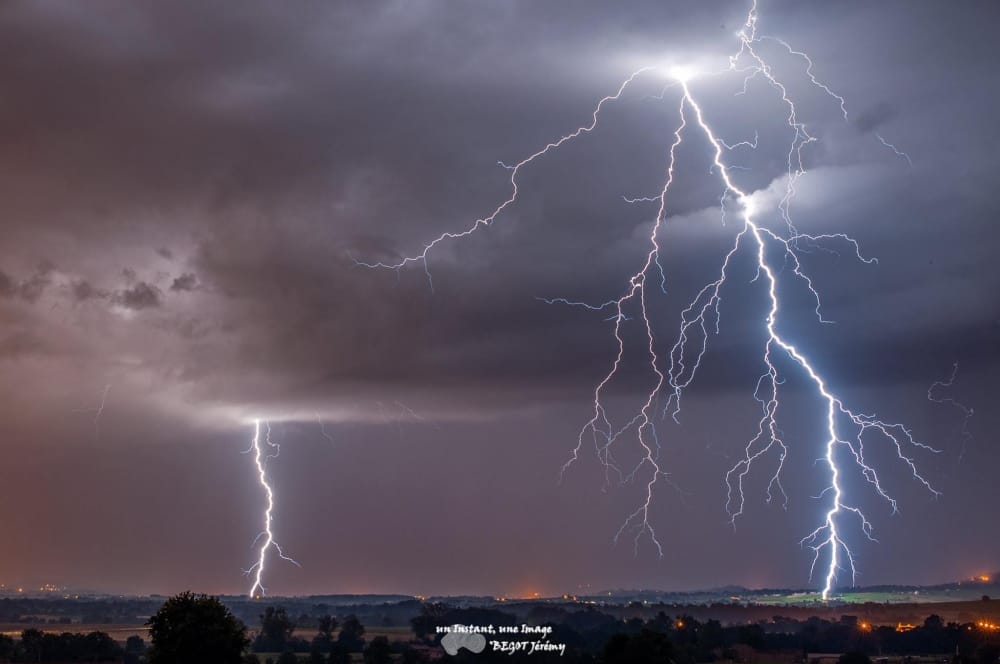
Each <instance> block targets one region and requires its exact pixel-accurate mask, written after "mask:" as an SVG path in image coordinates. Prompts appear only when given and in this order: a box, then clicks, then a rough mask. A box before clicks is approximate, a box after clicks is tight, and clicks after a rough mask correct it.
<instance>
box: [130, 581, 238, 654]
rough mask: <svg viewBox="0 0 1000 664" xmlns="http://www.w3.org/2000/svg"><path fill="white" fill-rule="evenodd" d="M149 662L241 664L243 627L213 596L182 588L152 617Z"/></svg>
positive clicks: (148, 622)
mask: <svg viewBox="0 0 1000 664" xmlns="http://www.w3.org/2000/svg"><path fill="white" fill-rule="evenodd" d="M146 624H147V625H149V636H150V638H151V640H152V642H153V643H152V647H151V648H150V649H149V654H148V659H149V664H240V662H241V661H242V658H243V651H244V650H245V649H246V647H247V645H248V644H249V639H247V636H246V628H245V627H244V626H243V623H242V622H240V621H239V620H237V619H236V618H235V617H234V616H233V614H232V613H230V612H229V609H227V608H226V607H225V605H223V604H222V602H220V601H219V599H218V598H216V597H209V596H208V595H193V594H191V593H190V592H184V593H181V594H180V595H175V596H174V597H171V598H170V599H168V600H167V601H166V602H165V603H164V604H163V606H162V607H160V610H159V611H157V612H156V613H155V614H154V615H153V617H151V618H150V619H149V620H148V621H147V623H146Z"/></svg>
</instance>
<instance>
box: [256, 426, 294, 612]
mask: <svg viewBox="0 0 1000 664" xmlns="http://www.w3.org/2000/svg"><path fill="white" fill-rule="evenodd" d="M260 424H261V423H260V420H254V424H253V427H254V429H253V440H252V441H251V443H250V447H249V449H247V450H246V453H250V452H253V459H254V465H255V466H256V467H257V477H258V480H259V482H260V485H261V487H262V488H263V489H264V495H265V496H266V498H267V507H266V508H265V509H264V529H263V530H262V531H260V533H259V534H258V535H257V537H256V538H255V539H254V541H253V544H252V545H251V546H255V545H256V544H257V543H258V542H260V543H261V544H260V549H259V550H258V553H257V561H256V562H255V563H254V564H253V565H251V566H250V568H249V569H247V570H246V571H245V572H244V573H245V574H246V575H247V576H251V577H252V578H253V585H251V586H250V592H249V593H248V595H249V596H250V597H251V598H259V597H263V596H264V594H265V592H266V588H265V587H264V584H263V578H264V566H265V564H266V563H267V553H268V551H270V550H271V549H274V550H275V552H276V553H277V554H278V557H279V558H281V559H282V560H287V561H288V562H290V563H292V564H293V565H295V566H296V567H301V565H299V564H298V563H297V562H296V561H295V560H293V559H292V558H289V557H288V556H286V555H285V553H284V551H282V550H281V546H280V545H279V544H278V542H277V541H275V539H274V531H273V530H272V527H271V526H272V524H273V522H274V489H273V488H272V487H271V484H270V482H269V481H268V479H267V472H266V470H265V464H266V463H267V461H268V460H269V459H274V458H276V457H277V456H278V453H279V452H280V451H281V447H280V446H279V445H278V444H277V443H274V442H272V441H271V426H270V425H269V424H267V423H265V424H264V427H265V433H264V441H263V443H264V445H267V446H268V447H269V448H271V450H272V451H271V452H270V453H268V454H267V455H265V454H264V453H263V447H262V446H261V437H260ZM261 540H263V541H262V542H261Z"/></svg>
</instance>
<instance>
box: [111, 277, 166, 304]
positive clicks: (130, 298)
mask: <svg viewBox="0 0 1000 664" xmlns="http://www.w3.org/2000/svg"><path fill="white" fill-rule="evenodd" d="M113 299H114V302H115V304H118V305H120V306H123V307H125V308H126V309H136V310H138V309H148V308H150V307H158V306H160V289H158V288H157V287H156V286H152V285H150V284H147V283H146V282H145V281H140V282H138V283H137V284H135V285H134V286H132V287H130V288H126V289H124V290H121V291H118V292H117V293H115V295H114V298H113Z"/></svg>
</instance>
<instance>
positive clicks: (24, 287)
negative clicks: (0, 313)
mask: <svg viewBox="0 0 1000 664" xmlns="http://www.w3.org/2000/svg"><path fill="white" fill-rule="evenodd" d="M52 269H53V267H52V265H50V264H49V263H47V262H42V263H41V264H40V265H39V267H38V268H37V269H36V270H35V272H34V274H32V275H31V276H29V277H28V278H27V279H22V280H15V279H14V278H12V277H10V276H9V275H7V274H6V273H4V272H0V296H3V297H15V296H16V297H19V298H21V299H22V300H25V301H26V302H35V301H37V300H38V298H40V297H41V296H42V294H43V293H44V292H45V289H47V288H48V287H49V286H50V285H51V283H52V278H51V272H52Z"/></svg>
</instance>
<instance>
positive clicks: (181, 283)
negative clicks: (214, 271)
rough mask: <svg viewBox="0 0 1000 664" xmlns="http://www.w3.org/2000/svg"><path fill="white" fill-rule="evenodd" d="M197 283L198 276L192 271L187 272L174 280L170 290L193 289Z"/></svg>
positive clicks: (184, 290)
mask: <svg viewBox="0 0 1000 664" xmlns="http://www.w3.org/2000/svg"><path fill="white" fill-rule="evenodd" d="M197 285H198V277H197V276H195V275H194V273H192V272H186V273H184V274H182V275H181V276H179V277H176V278H175V279H174V280H173V282H172V283H171V284H170V290H172V291H181V292H186V291H193V290H194V289H195V286H197Z"/></svg>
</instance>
